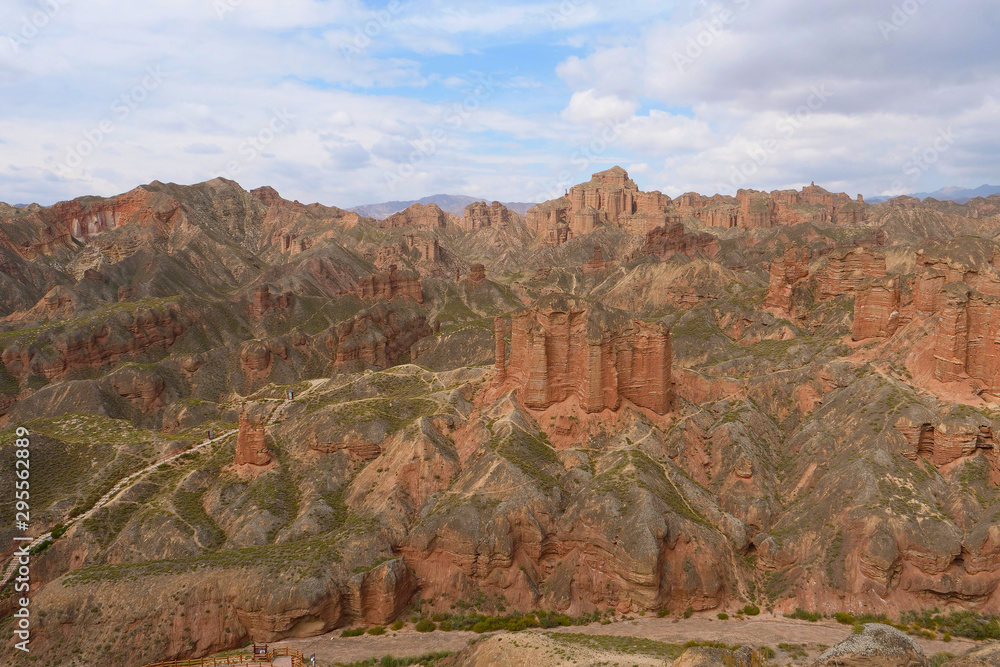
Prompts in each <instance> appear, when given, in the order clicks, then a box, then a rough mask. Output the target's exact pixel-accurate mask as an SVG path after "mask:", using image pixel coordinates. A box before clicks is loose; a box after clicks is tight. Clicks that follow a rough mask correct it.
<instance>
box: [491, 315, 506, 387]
mask: <svg viewBox="0 0 1000 667" xmlns="http://www.w3.org/2000/svg"><path fill="white" fill-rule="evenodd" d="M493 340H494V354H495V356H496V361H494V362H493V370H494V372H495V376H496V383H497V384H500V383H502V382H504V381H505V380H506V379H507V343H506V342H504V339H503V317H501V316H500V315H497V316H496V317H494V318H493Z"/></svg>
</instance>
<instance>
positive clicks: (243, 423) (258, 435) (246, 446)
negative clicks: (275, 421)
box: [233, 413, 274, 467]
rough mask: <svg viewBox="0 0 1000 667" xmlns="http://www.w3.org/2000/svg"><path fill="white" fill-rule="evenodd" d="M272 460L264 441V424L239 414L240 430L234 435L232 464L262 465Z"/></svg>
mask: <svg viewBox="0 0 1000 667" xmlns="http://www.w3.org/2000/svg"><path fill="white" fill-rule="evenodd" d="M273 461H274V457H273V456H272V454H271V451H270V450H269V449H268V448H267V443H266V442H265V428H264V425H263V424H262V423H260V422H258V421H252V420H251V419H250V418H249V417H247V416H246V414H242V413H241V414H240V430H239V434H238V435H237V436H236V457H235V458H234V459H233V465H236V466H246V465H249V466H257V467H264V466H267V465H269V464H270V463H272V462H273Z"/></svg>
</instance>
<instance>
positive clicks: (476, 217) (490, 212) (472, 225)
mask: <svg viewBox="0 0 1000 667" xmlns="http://www.w3.org/2000/svg"><path fill="white" fill-rule="evenodd" d="M517 218H520V216H518V215H517V213H515V212H514V211H511V210H510V209H509V208H507V207H506V206H504V205H503V204H501V203H500V202H498V201H495V202H493V203H492V204H490V205H487V204H486V202H484V201H477V202H474V203H472V204H469V205H468V206H466V207H465V215H464V216H463V217H462V222H461V225H462V229H464V230H466V231H470V232H472V231H475V230H477V229H485V228H487V227H509V226H510V225H511V224H513V222H514V221H515V220H516V219H517Z"/></svg>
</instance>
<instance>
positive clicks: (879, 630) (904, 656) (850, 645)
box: [815, 623, 930, 667]
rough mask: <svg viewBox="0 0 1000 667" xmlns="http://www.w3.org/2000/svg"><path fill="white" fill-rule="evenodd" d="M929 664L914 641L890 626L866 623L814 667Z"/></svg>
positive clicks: (876, 666)
mask: <svg viewBox="0 0 1000 667" xmlns="http://www.w3.org/2000/svg"><path fill="white" fill-rule="evenodd" d="M929 664H930V663H929V662H928V660H927V656H925V655H924V651H923V649H922V648H920V644H918V643H917V641H916V640H915V639H913V638H912V637H910V636H909V635H907V634H906V633H905V632H901V631H900V630H897V629H896V628H894V627H892V626H891V625H885V624H883V623H866V624H865V626H864V629H863V630H862V631H861V632H860V633H857V634H855V633H852V634H850V635H848V636H847V638H846V639H844V640H843V641H840V642H838V643H837V644H835V645H834V646H832V647H830V648H829V649H827V650H826V651H824V652H823V654H822V655H820V656H819V659H818V660H817V661H816V663H815V667H926V666H927V665H929Z"/></svg>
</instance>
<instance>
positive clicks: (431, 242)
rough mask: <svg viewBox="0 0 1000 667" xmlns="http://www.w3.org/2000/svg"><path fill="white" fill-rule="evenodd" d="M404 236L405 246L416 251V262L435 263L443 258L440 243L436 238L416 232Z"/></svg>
mask: <svg viewBox="0 0 1000 667" xmlns="http://www.w3.org/2000/svg"><path fill="white" fill-rule="evenodd" d="M404 238H405V240H406V246H407V248H409V249H410V250H411V251H416V253H417V261H418V262H430V263H436V262H440V261H441V260H442V259H443V257H444V256H443V252H442V250H441V244H440V243H438V240H437V239H436V238H433V237H428V236H420V235H417V234H407V235H406V236H405V237H404Z"/></svg>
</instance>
